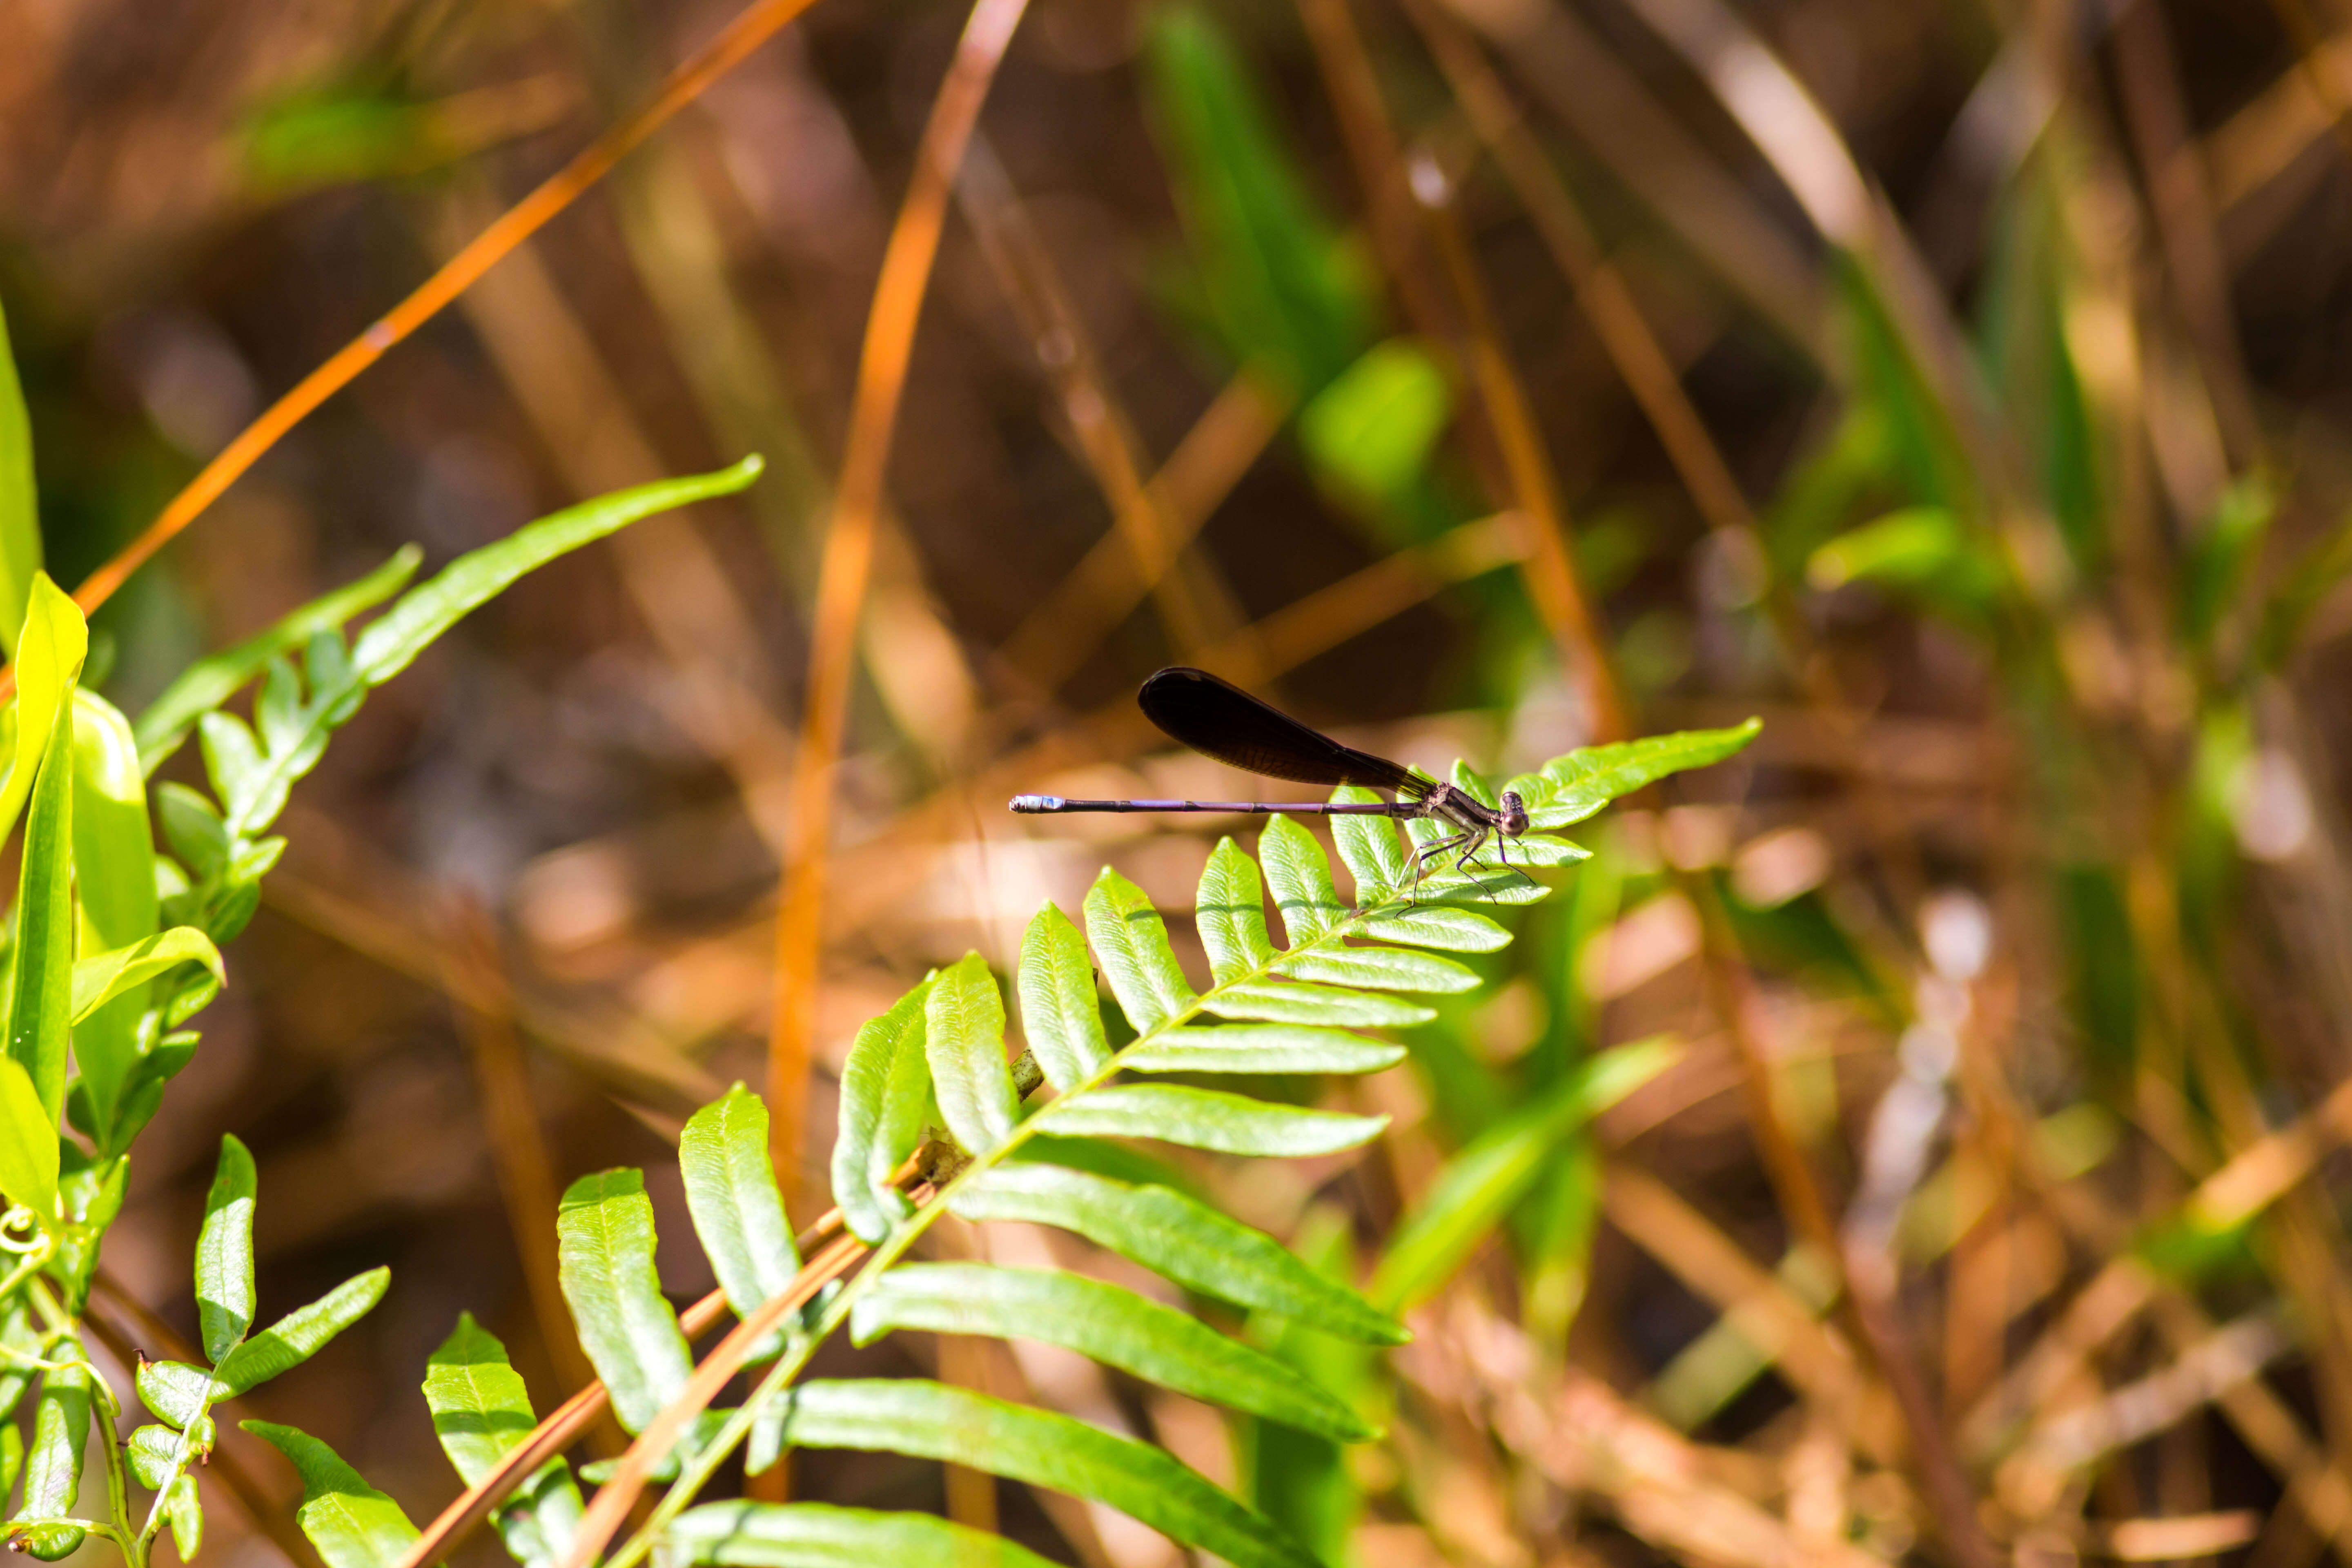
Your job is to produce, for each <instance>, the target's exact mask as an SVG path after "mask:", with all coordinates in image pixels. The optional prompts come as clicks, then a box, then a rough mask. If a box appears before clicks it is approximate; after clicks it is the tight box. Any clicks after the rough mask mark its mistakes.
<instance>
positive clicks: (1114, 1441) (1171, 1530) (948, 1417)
mask: <svg viewBox="0 0 2352 1568" xmlns="http://www.w3.org/2000/svg"><path fill="white" fill-rule="evenodd" d="M784 1397H785V1398H786V1399H787V1400H788V1401H789V1402H790V1409H789V1411H788V1412H787V1414H786V1415H785V1417H784V1438H785V1441H787V1442H789V1443H793V1444H795V1445H798V1446H802V1447H814V1448H859V1449H869V1450H879V1451H882V1452H886V1453H895V1454H910V1455H914V1456H917V1457H919V1458H931V1459H944V1460H947V1461H949V1462H950V1463H952V1464H959V1465H966V1466H969V1467H971V1468H973V1469H980V1470H987V1471H989V1472H991V1473H992V1474H995V1475H1000V1476H1009V1477H1011V1478H1013V1479H1015V1480H1020V1481H1026V1482H1027V1483H1029V1484H1030V1485H1031V1486H1039V1487H1051V1488H1052V1489H1055V1490H1056V1491H1063V1492H1068V1493H1071V1494H1073V1495H1075V1496H1077V1497H1082V1498H1091V1499H1093V1500H1095V1501H1097V1502H1102V1503H1108V1505H1110V1506H1111V1507H1112V1508H1115V1509H1117V1510H1119V1511H1120V1512H1121V1513H1124V1514H1127V1515H1128V1516H1129V1517H1130V1518H1133V1519H1136V1520H1139V1521H1142V1522H1143V1523H1145V1524H1148V1525H1150V1526H1151V1528H1153V1529H1154V1530H1157V1531H1160V1533H1161V1534H1163V1535H1166V1536H1168V1537H1170V1538H1171V1540H1174V1541H1177V1542H1181V1543H1182V1544H1184V1545H1188V1546H1197V1547H1199V1548H1201V1549H1202V1551H1205V1552H1215V1553H1216V1554H1217V1555H1218V1556H1220V1557H1222V1558H1223V1559H1224V1560H1225V1561H1226V1562H1228V1563H1233V1564H1234V1568H1316V1564H1315V1561H1314V1559H1312V1558H1310V1557H1308V1556H1307V1555H1306V1553H1304V1552H1301V1551H1299V1549H1298V1548H1297V1546H1296V1545H1295V1544H1293V1543H1292V1542H1290V1541H1289V1540H1288V1538H1286V1536H1284V1535H1283V1534H1282V1532H1281V1531H1279V1530H1277V1529H1276V1527H1275V1526H1274V1525H1273V1524H1272V1523H1271V1522H1270V1521H1267V1520H1265V1518H1263V1517H1262V1516H1260V1515H1259V1514H1257V1513H1256V1512H1255V1511H1254V1510H1251V1509H1249V1508H1247V1507H1245V1506H1244V1505H1243V1504H1242V1503H1240V1502H1237V1501H1235V1500H1234V1499H1233V1498H1231V1497H1229V1496H1227V1495H1226V1494H1225V1493H1223V1492H1222V1491H1219V1490H1218V1489H1216V1488H1215V1487H1213V1486H1212V1485H1211V1484H1210V1483H1209V1482H1208V1481H1206V1480H1204V1479H1202V1478H1201V1477H1200V1476H1199V1475H1198V1474H1196V1473H1195V1472H1193V1471H1192V1470H1190V1469H1187V1468H1185V1467H1184V1466H1182V1465H1181V1464H1179V1463H1178V1462H1177V1461H1176V1460H1174V1459H1172V1458H1170V1457H1169V1456H1168V1455H1166V1454H1164V1453H1161V1452H1160V1450H1159V1449H1157V1448H1152V1447H1146V1446H1145V1445H1144V1444H1141V1443H1138V1442H1133V1441H1131V1440H1129V1439H1128V1438H1125V1437H1114V1436H1111V1435H1110V1434H1109V1433H1108V1432H1105V1431H1102V1430H1100V1429H1099V1428H1097V1427H1094V1426H1087V1424H1086V1423H1085V1422H1083V1421H1077V1420H1074V1419H1072V1418H1071V1417H1069V1416H1067V1415H1056V1414H1055V1413H1053V1412H1051V1411H1045V1410H1034V1409H1031V1408H1029V1407H1027V1406H1025V1405H1013V1404H1008V1403H1007V1402H1005V1401H1003V1400H1001V1399H992V1398H991V1397H989V1396H988V1395H987V1394H975V1393H973V1392H972V1391H971V1390H970V1389H965V1388H950V1387H948V1386H947V1385H946V1384H938V1383H930V1382H927V1381H923V1380H921V1379H917V1378H892V1379H874V1380H859V1381H855V1382H832V1381H820V1382H815V1383H807V1384H802V1385H801V1386H799V1387H798V1388H795V1389H793V1390H791V1391H790V1392H789V1393H788V1394H785V1396H784Z"/></svg>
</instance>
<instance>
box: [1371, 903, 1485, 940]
mask: <svg viewBox="0 0 2352 1568" xmlns="http://www.w3.org/2000/svg"><path fill="white" fill-rule="evenodd" d="M1363 933H1364V935H1366V936H1368V937H1370V938H1372V939H1373V940H1374V941H1377V942H1410V943H1411V944H1412V945H1413V946H1414V947H1440V948H1444V949H1445V950H1446V951H1447V952H1495V951H1496V949H1498V948H1501V947H1506V946H1507V945H1509V943H1510V940H1511V933H1510V932H1509V931H1505V930H1504V929H1503V928H1502V927H1501V926H1499V925H1496V923H1495V922H1494V921H1490V920H1488V919H1487V918H1486V916H1485V915H1482V914H1479V913H1477V912H1476V911H1475V910H1462V909H1455V908H1454V907H1453V906H1452V905H1450V904H1402V905H1392V906H1391V907H1390V908H1389V909H1388V910H1384V911H1382V912H1381V913H1380V914H1378V915H1375V916H1374V917H1372V918H1371V919H1370V920H1369V921H1365V922H1364V926H1363Z"/></svg>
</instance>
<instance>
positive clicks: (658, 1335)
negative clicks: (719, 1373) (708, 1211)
mask: <svg viewBox="0 0 2352 1568" xmlns="http://www.w3.org/2000/svg"><path fill="white" fill-rule="evenodd" d="M555 1237H556V1250H557V1256H558V1258H559V1261H560V1267H559V1270H558V1274H559V1279H560V1280H561V1283H562V1287H563V1300H565V1302H566V1303H568V1304H569V1305H570V1306H571V1308H572V1321H573V1322H574V1323H575V1324H577V1325H578V1327H579V1330H580V1345H581V1348H582V1349H583V1350H584V1351H586V1352H588V1360H589V1361H590V1362H591V1363H593V1365H594V1366H595V1368H596V1375H597V1376H598V1377H600V1378H603V1379H604V1386H605V1388H606V1389H608V1390H609V1391H610V1392H611V1394H612V1395H613V1414H614V1415H616V1416H618V1417H619V1418H620V1422H621V1425H622V1426H625V1427H627V1428H628V1429H629V1430H630V1431H632V1432H637V1431H642V1430H643V1429H644V1428H645V1426H646V1423H648V1422H650V1421H651V1420H652V1419H653V1418H654V1417H655V1416H656V1415H659V1414H660V1413H661V1408H662V1406H663V1405H667V1404H668V1403H669V1402H670V1401H671V1400H673V1399H675V1398H677V1395H678V1394H679V1392H680V1391H681V1390H683V1389H684V1388H685V1387H686V1384H687V1380H688V1378H689V1377H691V1376H692V1375H693V1373H694V1355H693V1352H691V1351H689V1350H688V1348H687V1343H686V1336H685V1335H684V1334H683V1333H680V1332H679V1331H678V1327H677V1314H676V1313H674V1312H672V1311H671V1310H670V1307H669V1303H668V1302H667V1301H666V1300H663V1299H662V1293H661V1280H660V1279H659V1278H658V1277H657V1276H656V1274H655V1272H654V1205H653V1203H652V1201H651V1200H650V1199H648V1198H647V1197H646V1178H645V1173H643V1172H642V1171H627V1170H624V1171H600V1172H598V1173H595V1174H594V1175H589V1176H583V1177H581V1178H580V1179H579V1180H578V1181H576V1182H574V1183H572V1185H571V1186H569V1187H567V1188H565V1189H564V1192H563V1201H562V1205H560V1206H559V1207H558V1209H557V1211H556V1216H555Z"/></svg>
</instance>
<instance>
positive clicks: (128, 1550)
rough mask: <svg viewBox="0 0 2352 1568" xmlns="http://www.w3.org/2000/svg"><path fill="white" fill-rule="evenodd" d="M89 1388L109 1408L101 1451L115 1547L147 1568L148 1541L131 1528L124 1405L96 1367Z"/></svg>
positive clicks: (131, 1561) (128, 1560)
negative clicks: (124, 1464)
mask: <svg viewBox="0 0 2352 1568" xmlns="http://www.w3.org/2000/svg"><path fill="white" fill-rule="evenodd" d="M89 1384H90V1387H91V1388H92V1389H94V1390H96V1391H97V1394H98V1398H99V1403H100V1405H104V1406H105V1408H106V1441H105V1442H103V1443H101V1444H100V1445H99V1449H100V1452H101V1453H102V1454H104V1456H105V1458H106V1506H107V1511H108V1512H109V1513H110V1514H111V1515H112V1516H113V1519H114V1527H113V1535H114V1543H115V1545H116V1546H117V1547H119V1548H120V1549H121V1552H122V1558H123V1561H124V1562H126V1563H129V1564H130V1565H131V1568H147V1537H146V1536H145V1535H143V1534H142V1533H139V1532H137V1531H133V1530H132V1529H131V1480H130V1478H129V1477H128V1476H126V1475H124V1474H123V1471H122V1405H121V1401H120V1400H118V1399H116V1398H115V1396H114V1389H113V1387H112V1385H110V1384H108V1382H107V1381H106V1378H105V1377H104V1375H103V1374H101V1373H99V1372H98V1370H97V1369H96V1368H95V1367H93V1368H91V1369H90V1379H89ZM158 1495H159V1496H160V1495H161V1494H160V1493H159V1494H158Z"/></svg>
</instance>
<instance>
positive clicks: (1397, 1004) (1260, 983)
mask: <svg viewBox="0 0 2352 1568" xmlns="http://www.w3.org/2000/svg"><path fill="white" fill-rule="evenodd" d="M1201 1006H1202V1010H1203V1011H1204V1012H1210V1013H1214V1014H1215V1015H1216V1016H1218V1017H1220V1018H1247V1019H1257V1020H1260V1021H1262V1022H1265V1023H1269V1024H1341V1025H1346V1026H1349V1027H1351V1028H1358V1029H1381V1028H1404V1027H1406V1026H1411V1025H1413V1024H1426V1023H1428V1022H1429V1021H1430V1020H1431V1019H1432V1018H1434V1017H1436V1016H1437V1010H1436V1009H1435V1008H1433V1007H1424V1006H1423V1005H1421V1004H1420V1003H1418V1002H1401V1001H1399V1000H1397V998H1395V997H1393V996H1381V995H1376V994H1373V993H1371V992H1370V991H1349V990H1346V989H1344V988H1342V987H1340V986H1337V985H1304V984H1296V983H1292V982H1288V981H1282V980H1272V979H1268V980H1248V981H1244V982H1243V983H1241V984H1238V985H1225V986H1221V987H1219V988H1218V989H1217V990H1214V991H1212V992H1210V993H1209V994H1208V995H1206V996H1205V997H1203V998H1202V1001H1201Z"/></svg>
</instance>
